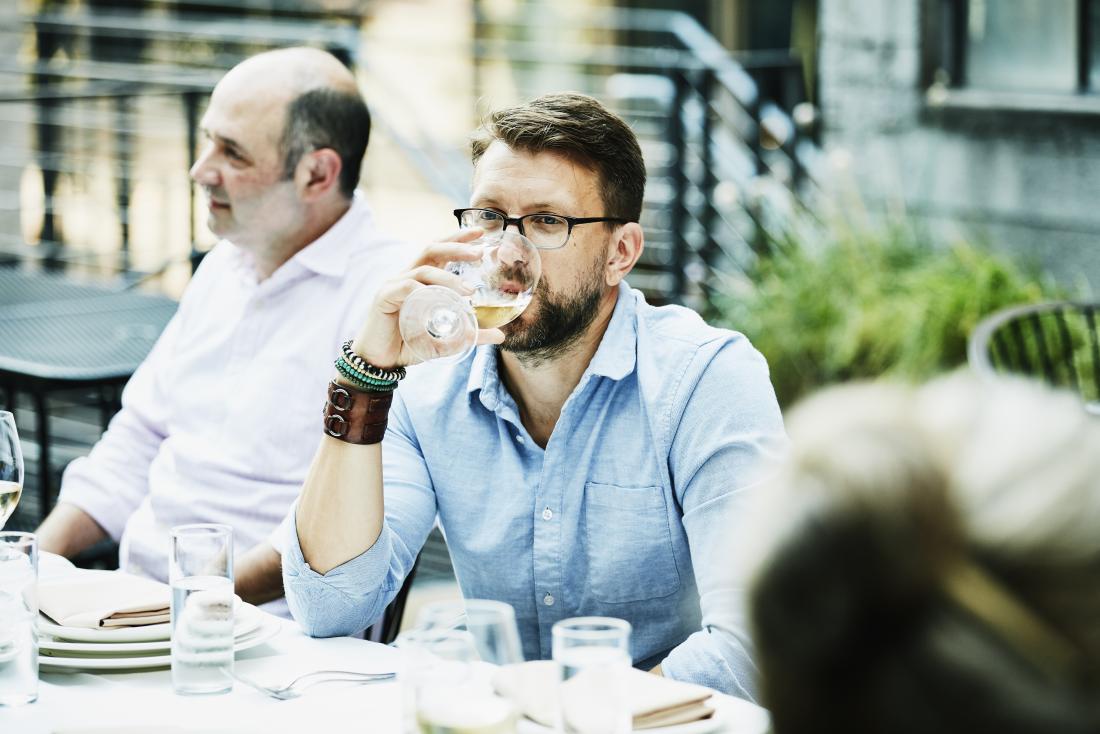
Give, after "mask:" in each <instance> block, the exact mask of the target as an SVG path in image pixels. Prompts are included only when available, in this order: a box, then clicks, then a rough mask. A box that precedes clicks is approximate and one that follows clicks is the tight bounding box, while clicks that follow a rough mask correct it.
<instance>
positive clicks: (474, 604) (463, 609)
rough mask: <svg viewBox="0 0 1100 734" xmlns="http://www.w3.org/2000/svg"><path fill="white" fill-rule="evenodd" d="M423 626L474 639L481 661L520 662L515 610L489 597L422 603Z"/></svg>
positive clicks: (420, 619)
mask: <svg viewBox="0 0 1100 734" xmlns="http://www.w3.org/2000/svg"><path fill="white" fill-rule="evenodd" d="M416 626H417V628H419V629H423V630H459V631H463V632H467V633H469V635H470V638H471V639H472V640H473V643H474V647H475V649H476V650H477V654H478V657H479V658H480V659H481V660H482V662H486V663H492V664H493V665H510V664H512V663H522V662H523V648H522V647H521V646H520V641H519V629H518V628H517V627H516V612H515V610H514V609H512V607H511V606H510V605H508V604H505V603H504V602H501V601H493V600H491V599H467V600H465V601H441V602H435V603H432V604H427V605H425V606H424V607H423V608H422V609H421V610H420V614H419V615H418V616H417V625H416Z"/></svg>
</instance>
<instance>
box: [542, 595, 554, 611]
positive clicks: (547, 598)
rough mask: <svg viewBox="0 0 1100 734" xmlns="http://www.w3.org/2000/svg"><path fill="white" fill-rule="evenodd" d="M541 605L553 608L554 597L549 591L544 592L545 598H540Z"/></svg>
mask: <svg viewBox="0 0 1100 734" xmlns="http://www.w3.org/2000/svg"><path fill="white" fill-rule="evenodd" d="M542 603H543V604H545V605H546V606H548V607H552V606H554V595H553V594H551V593H550V592H549V591H548V592H546V596H544V597H542Z"/></svg>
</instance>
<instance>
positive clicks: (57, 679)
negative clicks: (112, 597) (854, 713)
mask: <svg viewBox="0 0 1100 734" xmlns="http://www.w3.org/2000/svg"><path fill="white" fill-rule="evenodd" d="M273 619H274V618H273ZM279 621H280V623H281V624H282V630H281V631H280V633H279V634H278V635H277V636H275V637H274V638H272V639H271V640H269V641H268V642H266V643H265V644H263V645H260V646H259V647H255V648H253V649H251V650H245V651H243V652H240V653H238V654H237V662H236V670H237V672H238V673H240V674H241V675H242V676H245V677H248V678H250V679H252V680H255V681H256V682H258V683H265V684H270V685H282V684H285V683H287V682H289V681H290V680H291V679H293V678H294V677H295V676H297V675H299V674H301V673H307V672H309V671H311V670H329V669H336V670H359V671H368V672H389V671H395V672H397V673H399V674H400V671H401V653H400V651H398V650H396V649H394V648H391V647H386V646H384V645H379V644H376V643H373V642H365V641H363V640H356V639H351V638H347V637H340V638H333V639H323V640H318V639H312V638H309V637H307V636H305V635H303V634H302V633H301V632H300V631H299V630H298V628H297V626H296V625H295V624H294V623H292V622H287V621H285V620H279ZM401 700H402V696H401V689H400V682H399V681H394V682H389V681H387V682H383V683H372V684H369V685H363V686H344V685H343V684H325V685H320V686H317V687H316V688H313V689H308V690H306V691H305V693H304V694H303V695H302V696H301V697H299V698H295V699H291V700H288V701H277V700H275V699H272V698H268V697H267V696H264V695H263V694H261V693H259V692H257V691H255V690H253V689H251V688H249V687H247V686H245V685H243V684H241V683H235V684H234V688H233V691H232V692H230V693H227V694H222V695H213V696H177V695H176V694H174V693H173V692H172V680H171V673H170V672H169V671H167V670H158V671H150V672H140V673H112V674H106V673H75V674H62V673H43V674H42V676H41V682H40V686H39V695H38V701H37V702H35V703H33V704H28V705H25V706H20V707H16V708H4V707H0V734H54V732H57V731H66V730H68V729H75V730H80V729H98V730H99V731H96V734H107V732H112V734H114V732H117V731H122V732H125V734H138V732H140V733H141V734H162V733H163V734H168V733H169V732H172V733H173V734H174V733H175V732H180V733H181V734H182V733H183V732H186V733H187V734H191V733H192V732H204V733H208V734H215V733H216V734H224V733H225V732H234V733H235V734H236V733H240V734H273V733H275V732H279V733H282V732H294V734H303V733H306V734H308V733H310V732H317V733H322V732H323V733H325V734H327V733H328V732H362V733H363V734H367V733H369V734H387V733H388V732H393V733H395V734H396V733H398V732H400V731H401ZM712 700H714V701H715V703H716V704H717V705H718V707H719V708H720V712H721V713H722V714H723V721H725V722H726V724H727V725H726V726H725V727H724V729H723V731H724V732H727V733H728V734H762V732H764V731H765V730H766V728H767V715H766V713H765V712H764V711H763V709H760V708H758V707H756V706H753V705H752V704H749V703H746V702H744V701H739V700H736V699H733V698H730V697H728V696H715V697H714V699H712ZM173 727H174V728H173Z"/></svg>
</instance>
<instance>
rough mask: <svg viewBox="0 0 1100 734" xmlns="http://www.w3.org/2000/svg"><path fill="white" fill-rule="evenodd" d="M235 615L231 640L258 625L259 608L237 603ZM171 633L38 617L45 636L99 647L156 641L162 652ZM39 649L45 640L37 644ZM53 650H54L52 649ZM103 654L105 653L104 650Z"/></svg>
mask: <svg viewBox="0 0 1100 734" xmlns="http://www.w3.org/2000/svg"><path fill="white" fill-rule="evenodd" d="M235 611H236V615H235V619H234V624H233V637H240V636H242V635H245V634H247V633H248V632H250V631H252V630H254V629H256V628H257V627H259V626H260V620H261V619H262V617H261V615H262V614H263V613H262V612H261V611H260V610H259V609H257V608H256V607H254V606H252V605H251V604H249V603H247V602H238V604H237V606H236V607H235ZM171 632H172V626H171V625H170V624H169V623H167V622H164V623H162V624H149V625H146V626H144V627H117V628H115V629H104V628H99V629H91V628H88V627H63V626H61V625H59V624H54V623H53V622H51V621H50V620H49V618H47V617H45V616H42V615H40V616H39V617H38V633H39V634H41V635H48V636H49V637H52V638H55V639H56V640H57V641H64V642H85V643H93V644H97V645H101V644H104V643H134V642H158V643H160V645H161V647H162V649H164V648H167V646H168V638H169V637H170V635H171ZM39 644H40V645H42V646H45V645H47V644H49V642H48V641H42V642H40V643H39ZM54 649H56V648H54ZM104 652H106V651H105V650H104Z"/></svg>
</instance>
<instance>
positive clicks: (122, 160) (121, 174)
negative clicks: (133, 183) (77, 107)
mask: <svg viewBox="0 0 1100 734" xmlns="http://www.w3.org/2000/svg"><path fill="white" fill-rule="evenodd" d="M130 107H131V99H130V97H129V95H128V94H120V95H119V96H118V97H116V98H115V124H116V125H117V132H116V133H115V148H116V149H115V154H116V155H117V156H118V190H117V192H116V193H117V196H116V200H117V202H118V221H119V225H120V226H119V233H120V235H121V238H122V243H121V247H120V249H121V252H120V253H119V254H120V255H121V263H120V265H121V269H122V270H123V271H126V270H129V269H130V153H131V148H132V147H133V146H132V145H131V143H132V141H131V136H130V132H129V127H128V126H129V124H130V121H129V120H128V119H127V117H128V115H129V112H130Z"/></svg>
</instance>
